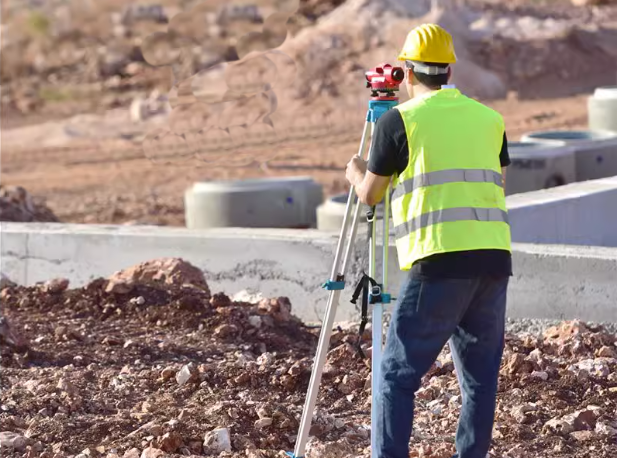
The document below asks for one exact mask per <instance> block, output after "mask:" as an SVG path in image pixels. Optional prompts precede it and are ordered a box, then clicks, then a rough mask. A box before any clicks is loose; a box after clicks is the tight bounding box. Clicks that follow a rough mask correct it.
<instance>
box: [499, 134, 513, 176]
mask: <svg viewBox="0 0 617 458" xmlns="http://www.w3.org/2000/svg"><path fill="white" fill-rule="evenodd" d="M499 162H501V166H502V167H507V166H509V165H510V164H511V163H512V161H511V160H510V154H509V153H508V137H506V133H505V132H504V133H503V143H502V144H501V153H500V154H499Z"/></svg>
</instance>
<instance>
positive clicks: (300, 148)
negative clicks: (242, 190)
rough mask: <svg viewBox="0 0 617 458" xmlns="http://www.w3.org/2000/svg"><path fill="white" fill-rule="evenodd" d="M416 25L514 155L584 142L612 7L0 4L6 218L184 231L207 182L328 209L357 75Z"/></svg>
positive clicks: (353, 143) (609, 38) (582, 1)
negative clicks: (436, 36) (263, 181)
mask: <svg viewBox="0 0 617 458" xmlns="http://www.w3.org/2000/svg"><path fill="white" fill-rule="evenodd" d="M423 22H437V23H439V24H441V25H442V26H444V27H445V28H447V29H448V30H449V31H450V32H451V33H452V35H453V36H454V39H455V46H456V51H457V54H458V57H459V62H458V63H457V64H456V65H455V66H454V68H453V71H454V81H453V82H454V83H456V84H457V85H458V87H459V88H460V89H461V90H462V91H463V92H464V93H465V94H467V95H469V96H472V97H475V98H477V99H479V100H481V101H482V102H484V103H486V104H488V105H489V106H491V107H493V108H495V109H497V110H499V112H500V113H502V114H503V116H504V118H505V121H506V128H507V133H508V137H509V140H510V141H513V142H515V141H518V140H519V139H520V138H521V137H522V136H524V135H525V134H526V133H529V132H533V131H540V130H551V129H571V130H572V129H574V130H576V129H587V128H588V127H589V125H588V108H587V104H588V99H589V97H590V96H591V95H592V94H593V92H594V90H595V89H596V88H597V87H600V86H611V85H615V84H617V46H615V43H617V3H616V2H615V1H614V0H604V1H601V0H572V1H571V0H547V1H542V0H513V1H508V2H498V1H491V0H460V1H432V2H431V1H428V0H348V1H342V0H300V1H298V0H295V1H294V0H276V1H275V0H271V1H262V0H259V1H258V0H254V1H253V0H251V1H244V2H224V1H218V2H217V1H187V0H185V1H183V0H165V1H159V2H153V3H149V2H148V3H147V2H131V1H125V0H96V1H94V0H92V1H85V0H74V1H70V0H29V1H26V0H3V1H2V28H1V40H2V58H1V59H2V66H1V90H2V96H1V102H2V115H1V121H2V173H1V182H2V199H3V200H2V208H3V213H2V219H3V220H23V221H37V220H38V221H62V222H69V223H104V224H108V223H109V224H156V225H172V226H185V225H186V224H187V220H186V219H187V217H186V205H187V203H186V200H185V199H186V196H185V191H186V190H187V189H188V188H189V187H190V186H192V185H193V184H194V183H204V182H209V181H212V180H226V181H230V180H239V179H247V178H277V177H279V178H282V177H300V176H301V177H310V178H311V180H314V182H315V183H316V184H317V185H318V186H319V187H320V193H321V194H318V196H317V197H316V199H317V200H318V202H317V204H319V203H321V201H322V200H327V199H328V198H330V197H333V196H340V195H341V194H342V193H344V192H346V190H347V188H346V181H345V179H344V167H345V164H346V163H347V162H348V160H349V159H350V157H351V156H352V155H353V154H356V153H357V150H358V145H359V142H360V136H361V132H362V125H363V122H364V117H365V114H366V110H367V101H368V99H369V96H370V93H369V92H368V90H367V89H366V87H365V83H366V80H365V79H364V72H365V71H366V70H368V69H370V68H373V67H374V66H376V65H378V64H380V63H382V62H388V63H391V64H394V65H396V64H397V62H396V55H397V51H398V50H399V49H400V47H401V46H402V43H403V41H404V39H405V36H406V34H407V32H408V31H409V30H410V29H411V28H412V27H414V26H416V25H418V24H420V23H423ZM399 95H400V98H401V101H404V100H406V98H407V94H406V92H405V90H404V88H402V90H401V92H400V94H399ZM613 116H614V115H613ZM527 168H528V169H529V168H530V167H527ZM566 175H567V173H566ZM613 175H614V174H613ZM549 178H550V177H549ZM549 178H542V179H543V180H544V181H543V183H545V182H550V181H551V179H552V180H553V181H552V182H553V184H554V185H555V184H556V185H559V184H564V182H567V181H568V180H567V179H566V180H564V179H563V178H554V177H553V178H551V179H549ZM570 181H571V180H570ZM15 186H17V187H20V188H19V189H16V188H14V187H15ZM539 186H540V187H542V186H544V185H539ZM547 186H548V185H547ZM523 190H526V189H523ZM10 202H13V203H10ZM337 224H338V223H337ZM309 225H310V223H309Z"/></svg>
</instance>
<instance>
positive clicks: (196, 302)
mask: <svg viewBox="0 0 617 458" xmlns="http://www.w3.org/2000/svg"><path fill="white" fill-rule="evenodd" d="M147 264H148V263H145V264H144V265H141V266H134V267H133V268H131V269H129V270H127V271H126V272H125V273H119V274H116V275H115V276H113V277H112V278H110V279H104V278H101V279H97V280H94V281H92V282H91V283H90V284H88V285H87V286H85V287H82V288H70V287H69V284H68V281H66V280H62V279H55V280H52V281H49V282H46V283H42V284H39V285H36V286H32V287H22V286H18V285H8V286H5V287H4V288H3V289H2V293H1V295H2V303H3V314H4V315H5V317H6V319H8V321H9V322H10V323H11V327H12V329H13V332H14V333H17V334H19V335H21V338H22V340H24V341H25V342H27V343H26V345H25V346H22V347H20V348H16V347H15V346H14V345H12V344H10V343H7V342H6V341H5V340H2V367H3V369H2V372H1V373H0V382H1V384H2V395H1V411H0V431H3V432H2V433H0V436H1V437H0V443H2V441H4V443H3V445H2V449H3V452H2V455H3V456H5V457H20V458H22V457H23V458H32V457H42V458H53V457H56V458H61V457H71V456H76V455H77V456H79V457H80V458H84V457H94V456H96V457H107V458H116V457H127V458H128V457H133V456H134V457H139V456H141V457H149V456H161V455H165V456H186V455H190V456H231V457H238V458H239V457H247V456H248V457H275V456H276V457H283V456H285V455H284V452H285V451H292V450H293V447H294V445H295V435H296V434H297V432H298V427H299V423H298V422H299V420H300V417H301V414H302V409H303V405H304V400H305V395H306V390H307V387H308V383H309V379H310V374H311V367H312V360H313V357H314V353H315V349H316V345H317V340H318V337H319V331H320V329H317V328H311V327H307V326H305V325H304V324H302V323H301V322H300V321H299V320H297V319H295V318H294V316H293V304H291V303H290V302H289V300H288V299H287V298H284V297H279V298H269V299H263V300H261V301H260V302H258V303H250V302H238V301H235V300H234V299H233V298H230V297H228V296H226V295H225V294H224V293H223V292H212V293H211V292H210V290H209V289H208V286H207V283H206V282H205V279H200V278H198V276H196V275H195V274H194V272H195V271H194V269H193V268H192V266H190V265H188V264H186V263H184V262H183V261H181V260H163V261H161V260H156V261H153V263H151V264H149V267H148V265H147ZM156 269H160V270H161V273H160V274H158V275H157V274H156V273H155V272H156ZM145 272H150V273H153V275H146V274H145ZM120 284H122V285H123V287H122V288H120V287H119V286H118V285H120ZM370 332H371V331H370V326H369V329H367V330H366V331H365V333H364V334H363V336H362V340H361V342H362V348H363V350H364V353H365V355H367V357H368V358H367V359H362V358H360V357H359V355H358V353H357V350H356V348H355V345H356V344H357V342H358V335H357V327H354V326H351V327H349V328H348V329H341V328H338V329H335V330H333V334H332V338H331V341H330V347H329V353H328V358H327V364H326V366H325V367H324V375H323V379H322V383H321V386H320V392H319V396H318V400H317V413H316V416H315V418H314V420H313V423H312V428H311V433H310V436H311V440H310V442H309V445H308V449H307V453H308V455H307V456H319V457H323V458H333V457H341V456H357V457H368V456H370V450H369V445H370V444H369V437H370V429H369V428H370V427H369V425H370V402H371V394H370V355H371V348H370V346H371V341H370V340H371V337H370V336H371V333H370ZM4 334H5V333H4V332H3V333H2V336H4ZM616 344H617V336H616V335H615V334H611V333H609V332H608V331H606V330H604V329H602V328H600V327H598V328H593V327H590V326H587V325H585V323H580V322H566V323H562V324H561V325H560V326H557V327H554V328H551V329H549V330H548V331H546V332H545V333H544V335H538V336H534V335H525V334H518V335H514V334H508V335H507V339H506V349H505V353H504V358H503V364H502V369H501V375H500V388H499V398H498V406H497V414H496V420H495V430H494V445H493V448H492V451H491V457H505V456H509V457H520V458H523V457H528V456H542V457H546V458H556V457H574V458H583V457H586V458H591V457H593V458H609V457H610V458H612V457H613V456H615V453H616V452H617V446H616V442H615V440H616V439H617V416H616V414H615V413H616V412H617V359H615V358H616V357H617V347H616ZM459 395H460V393H459V391H458V386H457V381H456V376H455V374H454V366H453V364H452V360H451V356H450V353H449V350H448V348H447V347H446V348H444V350H443V351H442V353H441V355H440V357H439V360H438V361H437V362H436V363H435V365H434V366H433V367H432V368H431V370H430V371H429V373H427V374H426V376H425V377H424V379H423V384H422V388H421V389H420V391H419V392H418V393H417V401H416V417H415V429H414V437H413V439H412V442H411V447H410V456H412V457H425V458H448V457H449V456H451V454H452V453H453V452H454V446H453V439H454V434H455V431H456V421H457V418H458V413H459V410H460V396H459ZM222 428H225V429H226V431H227V433H228V435H229V438H230V443H229V445H230V447H229V448H227V450H226V451H223V450H224V448H225V447H222V446H221V444H218V445H217V442H216V441H214V440H213V439H212V434H213V433H212V431H214V430H216V429H222ZM10 434H13V436H10V437H12V438H13V439H12V441H11V442H10V443H11V444H14V446H12V445H11V446H8V447H7V443H8V442H9V439H7V437H9V436H8V435H10ZM15 437H17V439H15ZM206 438H207V439H206ZM204 442H205V445H204ZM223 445H224V444H223ZM5 447H6V448H5ZM217 447H219V448H217Z"/></svg>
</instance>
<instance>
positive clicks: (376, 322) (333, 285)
mask: <svg viewBox="0 0 617 458" xmlns="http://www.w3.org/2000/svg"><path fill="white" fill-rule="evenodd" d="M365 76H366V80H367V83H366V87H367V88H369V89H371V99H370V100H369V102H368V111H367V114H366V121H365V123H364V130H363V132H362V139H361V141H360V148H359V150H358V156H359V157H360V158H362V157H363V155H364V152H365V146H366V145H367V140H366V139H367V134H368V131H369V125H370V126H371V140H369V141H368V154H367V156H366V160H368V158H369V157H370V150H371V146H372V134H373V132H374V129H375V123H376V122H377V120H378V119H379V118H380V117H381V115H383V114H384V113H385V112H386V111H388V110H390V109H391V108H393V107H395V106H396V105H398V97H396V96H395V92H396V91H398V90H399V86H400V84H401V83H402V81H403V79H404V77H405V72H404V71H403V69H402V68H400V67H392V66H391V65H389V64H382V65H380V66H378V67H376V68H374V69H372V70H369V71H367V72H366V74H365ZM390 193H391V185H390V184H389V185H388V189H387V191H386V195H385V197H384V213H383V238H384V240H383V274H382V275H383V279H382V282H381V283H378V282H377V281H376V280H375V270H376V269H375V246H376V240H375V239H376V234H377V231H376V229H377V227H376V225H375V218H376V214H375V213H376V212H375V207H374V206H373V207H372V208H370V209H369V210H368V211H367V213H366V220H367V222H368V224H369V230H368V239H369V273H368V275H367V274H363V276H362V279H361V280H360V283H359V284H358V286H357V288H356V290H355V292H354V294H353V297H352V300H351V302H352V303H353V304H355V303H356V300H357V299H358V296H359V295H360V293H362V321H361V323H360V336H359V341H358V350H359V352H360V353H361V354H362V350H361V349H360V344H361V339H362V334H363V333H364V327H365V325H366V322H367V320H368V311H367V310H368V304H369V303H370V304H371V305H372V342H373V350H372V361H371V395H372V402H371V425H372V427H371V449H372V445H373V444H374V443H375V428H374V425H375V424H376V419H377V411H376V405H377V402H376V400H377V395H378V394H379V391H380V390H379V380H380V375H381V374H380V372H381V370H380V369H381V357H382V356H381V355H382V350H383V346H382V341H383V306H384V304H388V303H390V301H391V300H392V299H393V298H392V297H391V296H390V294H388V293H387V285H388V245H389V234H390V228H389V222H390ZM355 198H356V195H355V190H354V188H353V186H352V187H351V189H350V190H349V196H348V198H347V207H346V210H345V216H344V218H343V226H342V228H341V232H340V237H339V241H338V245H337V248H336V254H335V257H334V264H333V266H332V271H331V274H330V279H329V280H328V281H327V282H326V283H324V285H323V287H324V288H325V289H327V290H328V291H329V292H330V293H329V297H328V304H327V307H326V314H325V318H324V321H323V326H322V328H321V333H320V336H319V342H318V345H317V353H316V355H315V359H314V363H313V370H312V372H311V379H310V381H309V386H308V391H307V395H306V400H305V404H304V410H303V412H302V419H301V421H300V429H299V432H298V436H297V438H296V446H295V450H294V452H293V453H291V452H287V455H288V456H290V457H292V458H304V453H305V450H306V443H307V441H308V436H309V430H310V427H311V422H312V419H313V411H314V410H315V404H316V402H317V394H318V392H319V384H320V382H321V376H322V372H323V367H324V364H325V361H326V355H327V353H328V347H329V344H330V336H331V333H332V326H333V324H334V317H335V315H336V308H337V307H338V304H339V299H340V295H341V291H342V290H343V289H345V273H346V271H347V266H348V261H349V257H350V256H349V255H350V253H351V247H352V246H353V244H354V240H355V237H356V233H357V229H358V217H359V215H360V208H361V202H359V201H358V203H357V205H356V208H355V212H354V214H353V222H352V223H351V227H350V219H351V209H352V206H353V204H354V200H355ZM347 238H349V240H348V244H347V247H346V249H345V256H344V257H343V246H344V242H345V241H346V240H347ZM369 285H370V286H369ZM371 457H372V458H376V453H375V450H374V449H372V451H371ZM311 458H317V457H311Z"/></svg>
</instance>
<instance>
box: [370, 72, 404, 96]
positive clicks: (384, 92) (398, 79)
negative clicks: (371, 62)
mask: <svg viewBox="0 0 617 458" xmlns="http://www.w3.org/2000/svg"><path fill="white" fill-rule="evenodd" d="M365 77H366V87H367V88H368V89H370V90H371V97H372V99H373V100H398V97H396V96H395V95H394V93H395V92H396V91H398V90H399V86H400V85H401V83H402V82H403V80H404V79H405V71H404V70H403V69H402V68H401V67H393V66H392V65H390V64H386V63H383V64H381V65H378V66H377V67H375V68H373V69H372V70H369V71H367V72H366V73H365Z"/></svg>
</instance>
